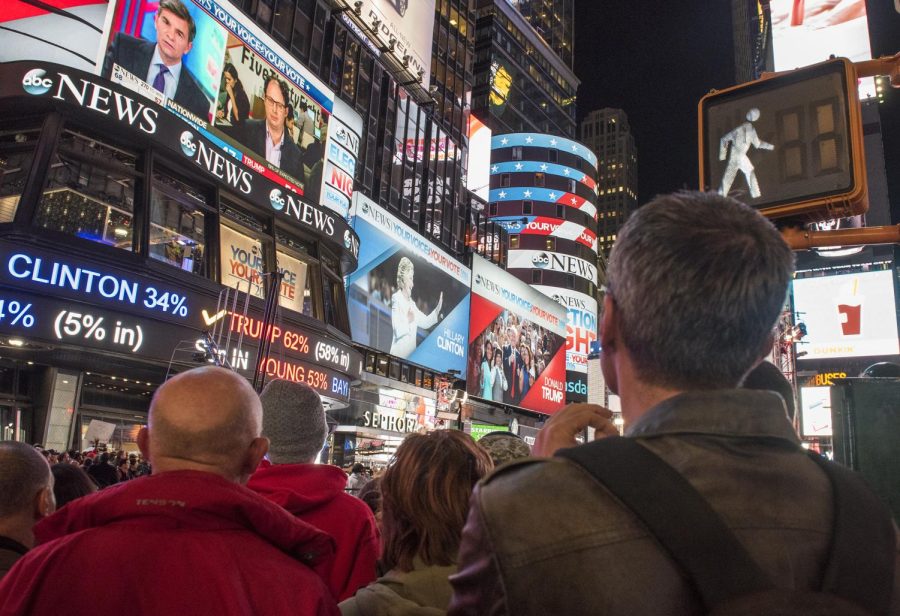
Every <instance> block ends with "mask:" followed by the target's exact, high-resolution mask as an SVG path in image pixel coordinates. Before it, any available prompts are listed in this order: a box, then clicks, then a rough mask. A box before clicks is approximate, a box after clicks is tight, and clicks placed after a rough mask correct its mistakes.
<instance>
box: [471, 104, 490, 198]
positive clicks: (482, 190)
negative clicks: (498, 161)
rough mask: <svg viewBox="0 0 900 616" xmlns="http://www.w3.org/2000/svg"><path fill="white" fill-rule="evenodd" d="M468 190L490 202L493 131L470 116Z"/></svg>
mask: <svg viewBox="0 0 900 616" xmlns="http://www.w3.org/2000/svg"><path fill="white" fill-rule="evenodd" d="M467 169H468V175H467V176H466V188H468V189H469V190H470V191H472V192H473V193H475V195H476V196H478V197H480V198H482V199H484V200H485V201H487V200H488V198H489V196H488V192H489V191H490V187H491V171H490V169H491V129H490V128H488V127H487V126H486V125H485V124H484V122H482V121H481V120H479V119H478V118H476V117H475V115H474V114H469V159H468V167H467Z"/></svg>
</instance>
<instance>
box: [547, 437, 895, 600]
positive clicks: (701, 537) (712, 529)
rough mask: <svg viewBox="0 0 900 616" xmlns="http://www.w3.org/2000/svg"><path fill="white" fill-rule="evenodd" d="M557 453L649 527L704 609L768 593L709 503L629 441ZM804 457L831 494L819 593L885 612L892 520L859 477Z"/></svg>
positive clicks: (601, 442)
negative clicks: (826, 554) (828, 485)
mask: <svg viewBox="0 0 900 616" xmlns="http://www.w3.org/2000/svg"><path fill="white" fill-rule="evenodd" d="M556 455H558V456H561V457H565V458H568V459H570V460H572V461H574V462H576V463H578V464H579V465H580V466H582V467H583V468H584V469H585V470H587V471H588V472H589V473H590V474H591V475H593V476H594V478H595V479H596V480H597V481H599V482H600V483H601V484H603V485H604V486H605V487H606V488H607V489H608V490H609V491H610V492H612V493H613V494H614V495H615V496H616V497H618V498H619V500H621V501H622V502H623V503H624V504H625V506H627V507H628V508H629V509H630V510H631V511H632V513H634V514H635V515H636V516H637V517H638V519H640V520H641V521H642V522H643V523H644V524H645V525H646V526H647V528H648V529H649V530H650V532H651V533H652V534H653V535H654V536H655V537H656V539H657V541H658V542H659V543H660V544H661V545H662V547H663V548H665V550H666V552H668V554H669V555H670V556H671V558H672V559H673V560H674V561H675V562H676V563H678V564H679V565H680V566H681V567H683V568H684V570H685V571H686V572H687V573H688V574H689V576H690V578H691V580H692V581H693V583H694V586H695V588H696V590H697V592H698V594H699V596H700V598H701V599H702V601H703V603H704V604H705V606H706V608H707V610H710V609H712V607H713V606H715V605H717V604H718V603H721V602H724V601H726V600H728V599H733V598H737V597H739V596H741V595H746V594H750V593H753V592H757V591H762V590H768V589H771V588H772V587H773V586H772V584H771V581H770V579H769V577H768V576H767V575H766V574H765V573H764V572H763V571H762V570H761V569H760V568H759V566H758V565H757V564H756V563H755V562H753V560H752V559H751V558H750V556H749V554H748V553H747V551H746V550H745V549H744V547H743V546H742V545H741V544H740V542H739V541H738V540H737V538H736V537H735V536H734V534H733V533H732V532H731V531H730V530H729V529H728V527H727V526H725V524H724V522H722V519H721V518H720V517H719V515H718V514H717V513H716V512H715V511H714V510H713V509H712V508H711V507H710V506H709V504H708V503H707V501H706V499H704V498H703V497H702V496H701V495H700V494H699V493H698V492H697V491H696V490H695V489H694V487H693V486H691V484H690V483H689V482H688V481H687V480H686V479H684V477H682V476H681V474H680V473H678V472H677V471H676V470H675V469H673V468H672V467H671V466H669V465H668V464H667V463H666V462H664V461H663V460H662V459H660V458H659V457H658V456H657V455H656V454H654V453H653V452H651V451H650V450H648V449H647V448H646V447H643V446H641V445H640V444H639V443H638V442H637V441H635V440H634V439H630V438H608V439H602V440H599V441H594V442H592V443H588V444H587V445H582V446H580V447H574V448H572V449H564V450H561V451H559V452H557V454H556ZM809 457H810V458H811V459H812V460H813V461H814V462H815V463H816V464H818V465H819V467H820V468H822V470H823V471H824V472H825V474H826V475H827V476H828V478H829V480H830V482H831V485H832V493H833V495H834V523H833V531H832V540H831V548H830V552H829V557H828V564H827V566H826V570H825V575H824V579H823V583H822V591H824V592H828V593H832V594H835V595H837V596H839V597H842V598H844V599H846V600H848V601H851V602H853V603H855V604H857V605H859V606H862V607H864V608H866V609H867V610H869V611H870V612H872V613H874V614H887V613H888V611H889V609H890V603H891V597H892V594H893V583H894V566H895V557H896V556H895V552H896V541H897V539H896V534H895V531H894V524H893V521H892V518H891V514H890V512H889V511H888V509H887V507H886V506H885V505H884V503H883V502H882V501H881V500H880V499H879V498H878V496H876V495H875V494H874V493H873V492H872V491H871V489H869V487H868V486H866V485H865V483H863V481H862V480H861V479H860V478H859V476H858V475H857V474H856V473H854V472H853V471H850V470H848V469H846V468H844V467H842V466H840V465H838V464H834V463H832V462H829V461H827V460H825V459H824V458H822V457H821V456H819V455H817V454H815V453H812V452H810V453H809ZM861 546H865V547H861ZM873 548H874V549H873Z"/></svg>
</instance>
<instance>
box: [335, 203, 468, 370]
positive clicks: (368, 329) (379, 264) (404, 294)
mask: <svg viewBox="0 0 900 616" xmlns="http://www.w3.org/2000/svg"><path fill="white" fill-rule="evenodd" d="M351 223H352V224H353V227H354V228H355V230H356V233H357V234H358V235H359V239H360V251H361V252H360V257H359V267H358V268H357V269H356V271H354V272H353V273H352V274H350V275H349V276H347V303H348V310H349V314H350V332H351V335H352V338H353V340H354V341H355V342H358V343H359V344H363V345H365V346H368V347H371V348H373V349H377V350H379V351H385V352H387V353H390V354H391V355H393V356H395V357H400V358H402V359H408V360H409V361H411V362H413V363H416V364H419V365H421V366H427V367H429V368H431V369H433V370H437V371H439V372H449V371H450V370H458V371H459V373H460V374H462V372H463V370H465V368H466V333H467V328H466V322H467V320H468V318H469V285H470V283H471V279H472V274H471V272H470V270H469V268H467V267H465V266H463V265H462V263H460V262H459V261H457V260H456V259H454V258H453V257H451V256H449V255H448V254H447V253H445V252H444V251H443V250H441V249H440V248H438V247H437V246H436V245H434V244H432V243H431V242H429V241H428V240H426V239H425V238H423V237H422V236H421V235H419V234H417V233H415V232H414V231H413V230H412V229H410V227H408V226H407V225H406V224H405V223H403V222H401V221H400V220H399V219H398V218H395V217H394V216H393V215H392V214H390V213H388V212H387V210H385V209H384V208H382V207H380V206H378V205H376V204H375V203H374V202H373V201H372V200H370V199H368V198H367V197H365V196H363V195H362V194H360V193H356V195H355V196H354V208H353V211H352V217H351Z"/></svg>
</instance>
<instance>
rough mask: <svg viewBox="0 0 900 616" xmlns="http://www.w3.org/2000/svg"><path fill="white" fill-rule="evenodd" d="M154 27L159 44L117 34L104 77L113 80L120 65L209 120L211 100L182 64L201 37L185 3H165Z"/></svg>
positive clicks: (163, 1) (173, 0)
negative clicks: (198, 37)
mask: <svg viewBox="0 0 900 616" xmlns="http://www.w3.org/2000/svg"><path fill="white" fill-rule="evenodd" d="M153 26H154V28H155V29H156V43H154V42H153V41H145V40H143V39H139V38H135V37H133V36H129V35H127V34H125V33H124V32H119V33H117V34H116V37H115V39H114V40H113V43H112V45H110V47H109V51H108V52H107V54H106V59H105V61H104V63H103V75H104V76H105V77H110V76H111V75H112V74H113V65H114V64H116V65H118V66H119V67H120V68H122V69H124V70H126V71H128V72H129V73H132V74H133V75H134V76H135V77H137V78H138V79H143V80H144V81H146V82H147V84H149V85H150V86H152V87H153V89H155V90H157V91H159V92H162V93H163V94H165V95H166V97H167V98H170V99H172V100H174V101H175V102H176V103H178V104H179V105H181V106H182V107H184V108H185V109H187V110H188V111H190V112H191V113H193V114H194V115H196V116H198V117H200V118H201V119H203V120H208V119H209V108H210V100H209V99H208V98H207V97H206V95H205V94H204V93H203V90H202V89H201V87H200V84H199V83H198V82H197V79H196V78H195V77H194V76H193V75H192V74H191V72H190V71H189V70H188V69H187V67H186V66H184V64H183V62H182V59H183V58H184V56H185V55H186V54H187V53H188V52H189V51H190V50H191V48H192V47H193V44H194V37H195V36H196V35H197V25H196V24H195V23H194V19H193V17H191V14H190V13H189V12H188V10H187V7H186V6H185V5H184V3H183V2H182V1H181V0H162V1H161V2H160V3H159V10H158V11H157V12H156V18H155V19H154V20H153Z"/></svg>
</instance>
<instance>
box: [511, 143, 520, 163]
mask: <svg viewBox="0 0 900 616" xmlns="http://www.w3.org/2000/svg"><path fill="white" fill-rule="evenodd" d="M512 159H513V160H522V146H515V147H513V149H512Z"/></svg>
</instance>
